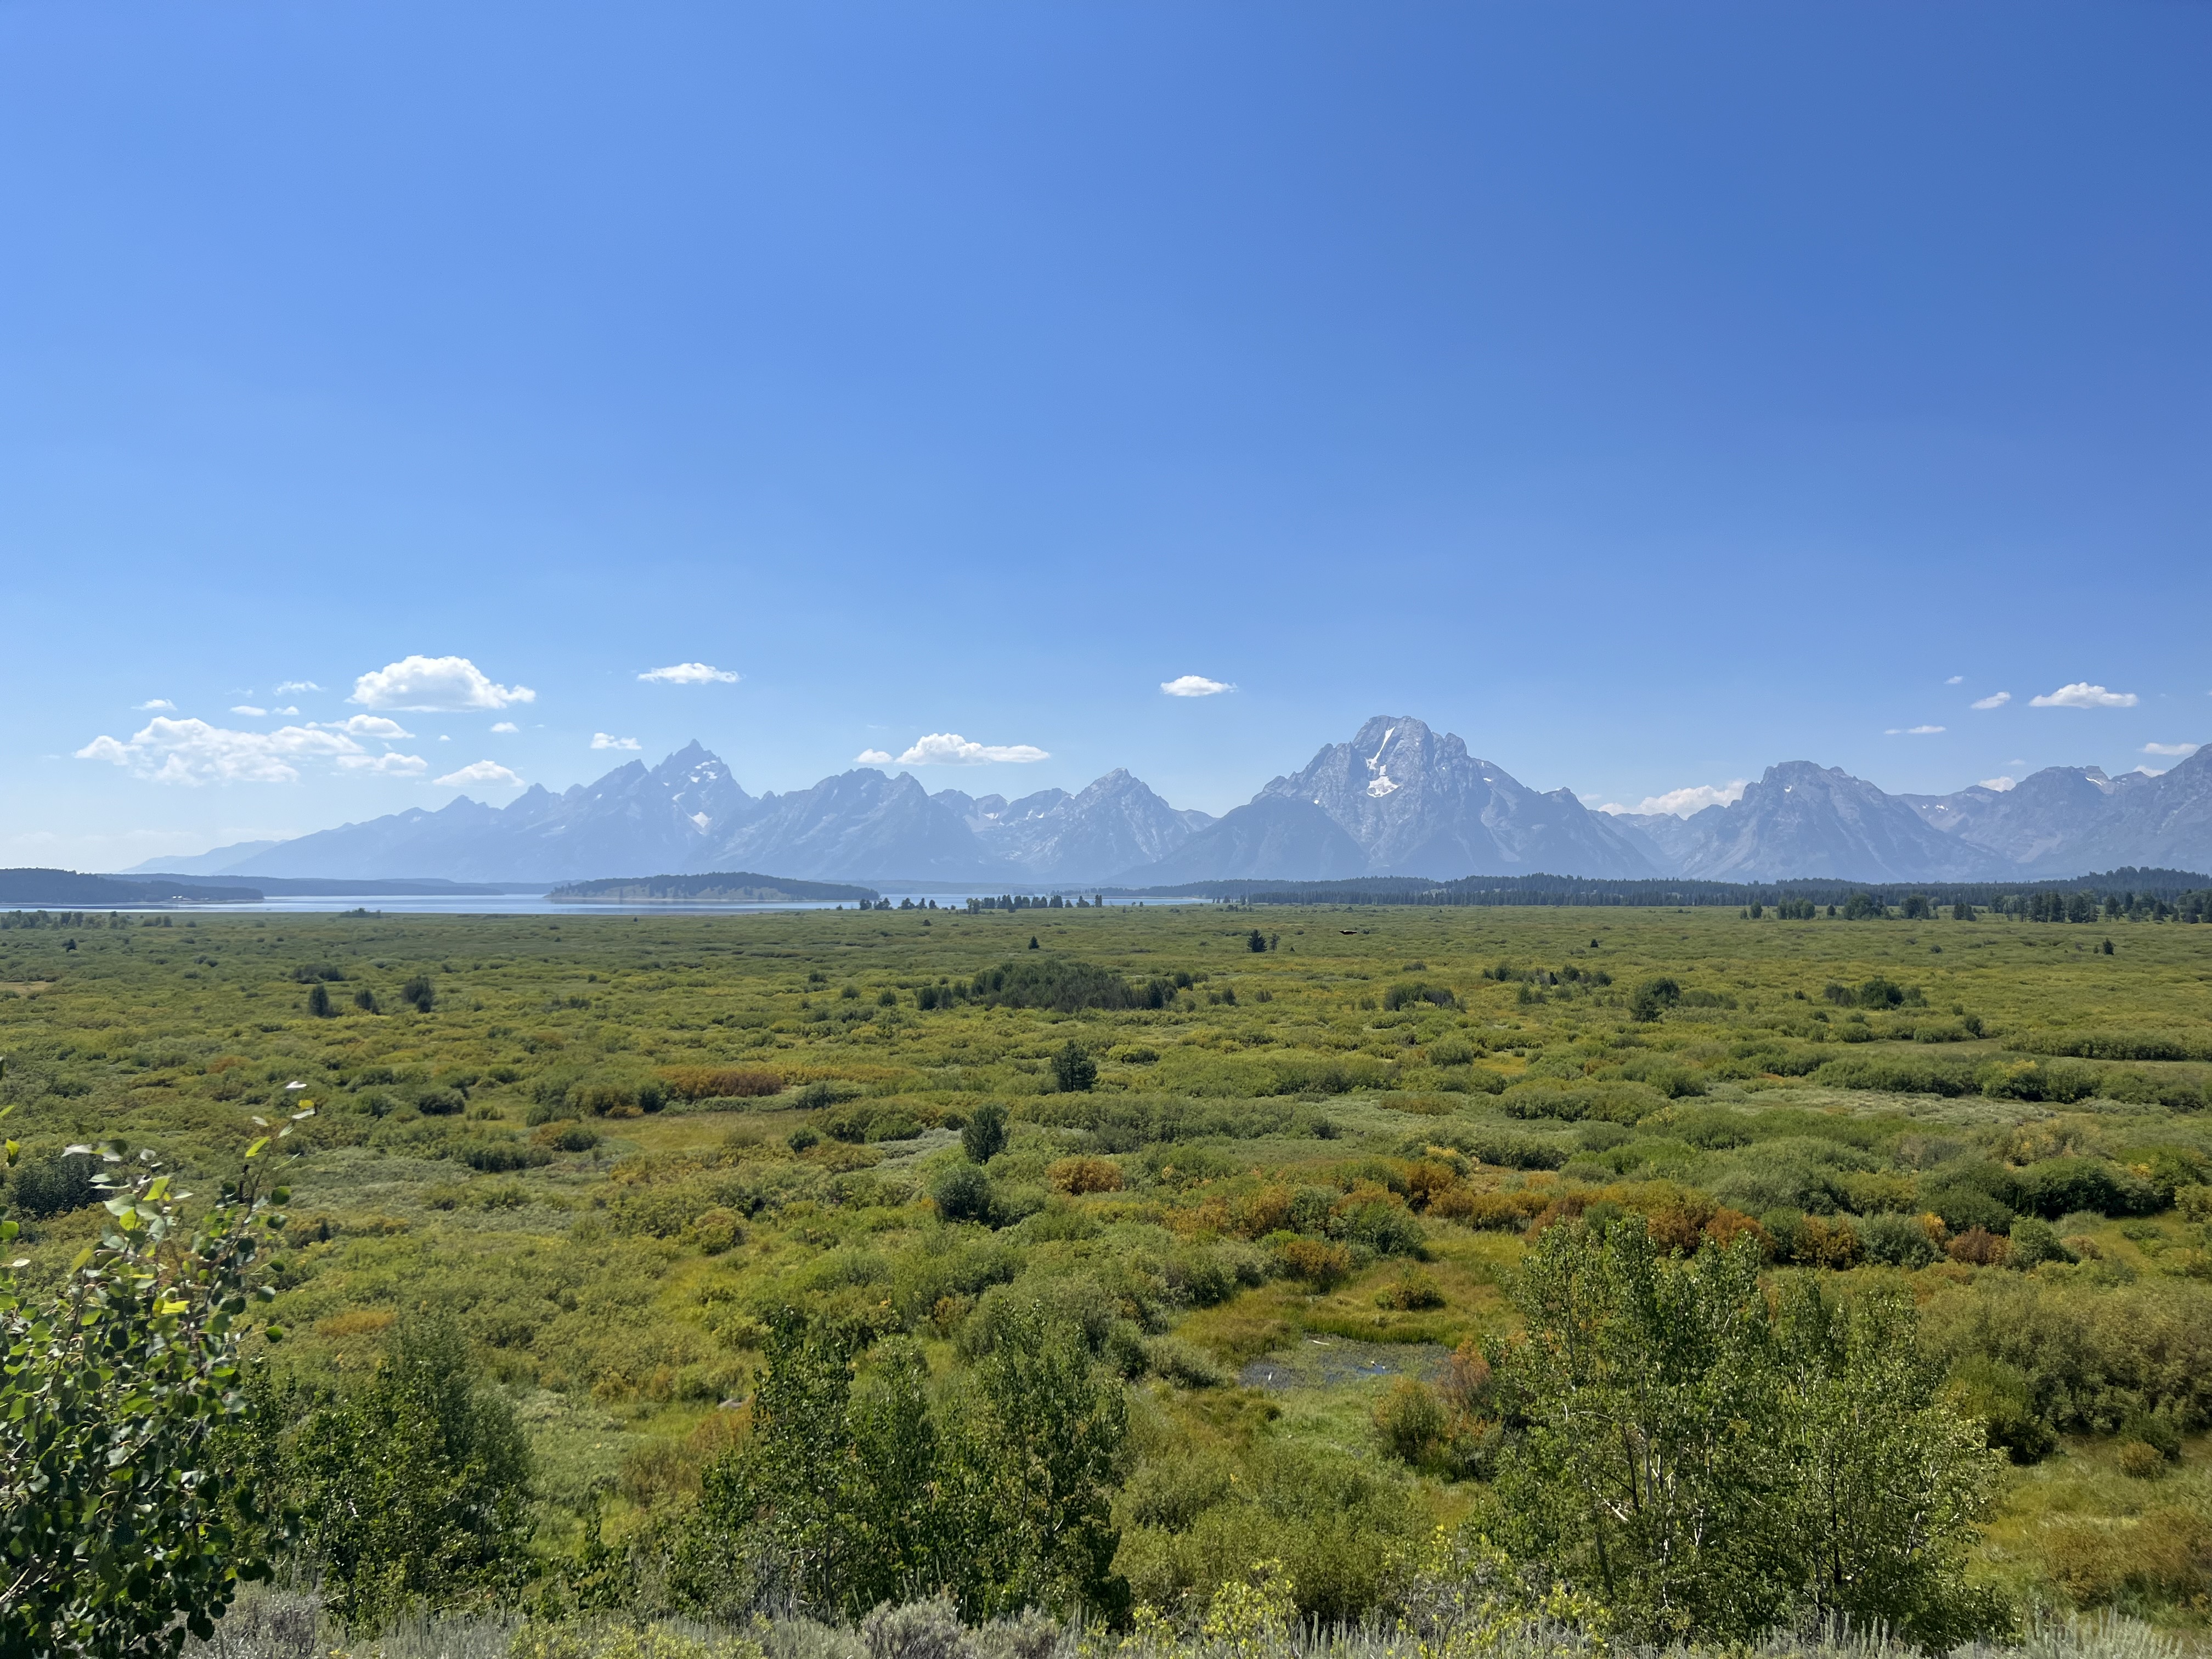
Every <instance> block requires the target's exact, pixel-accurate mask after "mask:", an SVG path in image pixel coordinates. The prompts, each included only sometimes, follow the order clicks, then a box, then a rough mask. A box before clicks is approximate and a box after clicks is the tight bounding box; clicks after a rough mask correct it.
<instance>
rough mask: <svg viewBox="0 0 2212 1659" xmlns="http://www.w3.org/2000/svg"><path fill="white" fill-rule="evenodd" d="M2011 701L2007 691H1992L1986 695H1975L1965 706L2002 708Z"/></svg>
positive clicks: (2010, 694) (2010, 695)
mask: <svg viewBox="0 0 2212 1659" xmlns="http://www.w3.org/2000/svg"><path fill="white" fill-rule="evenodd" d="M2011 701H2012V693H2011V692H2009V691H1997V692H1993V693H1991V694H1990V696H1986V697H1977V698H1975V699H1974V701H1973V702H1970V703H1968V704H1967V705H1966V706H1967V707H1968V708H2003V707H2004V706H2005V705H2006V704H2007V703H2008V702H2011Z"/></svg>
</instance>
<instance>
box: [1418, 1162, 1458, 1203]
mask: <svg viewBox="0 0 2212 1659" xmlns="http://www.w3.org/2000/svg"><path fill="white" fill-rule="evenodd" d="M1458 1185H1459V1171H1457V1170H1455V1169H1453V1168H1452V1166H1451V1165H1450V1164H1437V1163H1432V1162H1430V1161H1429V1160H1426V1159H1424V1160H1423V1161H1422V1162H1420V1163H1419V1164H1415V1165H1413V1168H1412V1169H1411V1170H1407V1172H1406V1201H1407V1203H1408V1204H1410V1205H1412V1206H1413V1208H1415V1209H1417V1210H1425V1209H1427V1208H1428V1207H1429V1206H1430V1205H1431V1204H1432V1203H1434V1202H1435V1201H1436V1200H1437V1196H1438V1195H1439V1194H1443V1193H1448V1192H1449V1191H1450V1190H1451V1189H1452V1188H1455V1187H1456V1186H1458Z"/></svg>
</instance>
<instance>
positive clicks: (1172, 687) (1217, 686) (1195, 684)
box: [1160, 674, 1237, 697]
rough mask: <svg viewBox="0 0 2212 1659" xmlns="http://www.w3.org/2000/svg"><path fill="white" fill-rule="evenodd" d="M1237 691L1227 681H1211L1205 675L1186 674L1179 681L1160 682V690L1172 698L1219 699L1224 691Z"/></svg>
mask: <svg viewBox="0 0 2212 1659" xmlns="http://www.w3.org/2000/svg"><path fill="white" fill-rule="evenodd" d="M1236 689H1237V688H1236V687H1235V686H1233V685H1231V684H1230V683H1229V682H1228V681H1227V680H1210V679H1208V678H1206V676H1205V675H1203V674H1185V675H1183V676H1182V677H1181V678H1178V679H1172V680H1162V681H1161V682H1160V690H1163V691H1164V692H1166V693H1167V694H1168V696H1171V697H1218V696H1220V695H1221V694H1222V693H1223V692H1224V691H1234V690H1236Z"/></svg>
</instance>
